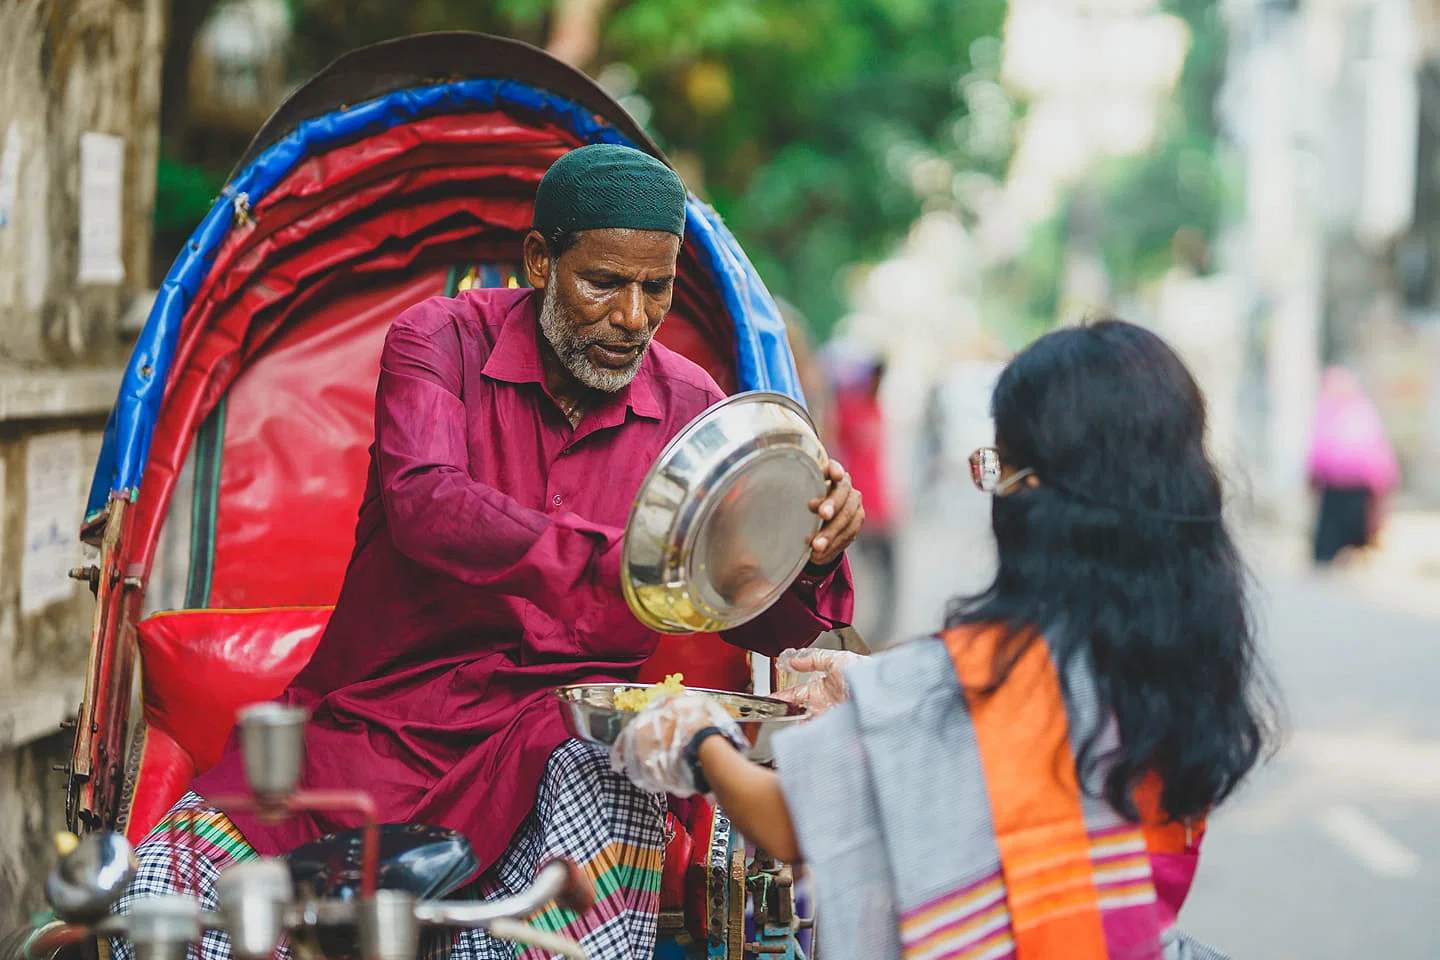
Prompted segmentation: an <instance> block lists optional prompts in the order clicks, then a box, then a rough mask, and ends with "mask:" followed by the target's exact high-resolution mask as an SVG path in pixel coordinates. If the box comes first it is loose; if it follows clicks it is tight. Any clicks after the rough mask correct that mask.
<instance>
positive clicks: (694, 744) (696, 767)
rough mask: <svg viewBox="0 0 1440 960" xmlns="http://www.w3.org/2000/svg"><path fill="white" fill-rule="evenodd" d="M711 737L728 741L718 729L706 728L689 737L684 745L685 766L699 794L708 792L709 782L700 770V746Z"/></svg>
mask: <svg viewBox="0 0 1440 960" xmlns="http://www.w3.org/2000/svg"><path fill="white" fill-rule="evenodd" d="M711 737H725V739H726V740H729V739H730V738H729V737H728V736H726V733H725V731H724V730H721V729H720V728H719V727H706V728H705V729H704V730H701V731H700V732H699V733H697V734H695V736H693V737H691V738H690V742H689V743H687V744H686V745H685V765H686V766H688V767H689V768H690V776H691V778H692V779H693V780H694V781H695V792H696V793H700V794H709V792H710V781H709V780H706V779H705V771H704V770H702V769H701V768H700V744H702V743H704V742H705V741H706V740H709V739H710V738H711Z"/></svg>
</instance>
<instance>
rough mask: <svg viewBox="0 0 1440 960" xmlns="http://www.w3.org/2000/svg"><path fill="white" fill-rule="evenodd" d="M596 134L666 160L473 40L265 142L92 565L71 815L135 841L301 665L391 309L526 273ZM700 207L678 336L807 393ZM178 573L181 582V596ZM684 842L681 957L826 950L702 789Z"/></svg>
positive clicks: (706, 676)
mask: <svg viewBox="0 0 1440 960" xmlns="http://www.w3.org/2000/svg"><path fill="white" fill-rule="evenodd" d="M599 142H608V143H622V144H628V145H631V146H635V147H638V148H640V149H643V150H646V151H648V152H650V153H651V154H653V155H655V156H656V157H659V158H661V159H662V160H664V159H665V158H664V155H663V154H662V152H661V151H660V149H659V148H658V147H657V146H656V144H655V143H654V142H653V141H652V140H651V139H650V138H649V137H648V136H647V135H646V134H645V132H644V131H643V130H642V129H641V128H640V127H639V125H638V124H636V123H635V122H634V120H633V119H632V118H631V117H630V116H628V115H627V114H626V112H625V111H624V110H623V109H622V108H621V107H620V106H619V105H618V104H617V103H615V102H614V100H612V99H611V98H610V97H609V96H608V95H607V94H606V93H605V92H604V91H603V90H602V89H601V88H600V87H598V86H597V85H596V84H594V83H593V82H592V81H591V80H589V79H588V78H587V77H585V76H584V75H583V74H581V73H579V72H577V71H575V70H573V69H571V68H569V67H567V66H565V65H564V64H562V63H560V62H558V61H556V60H555V59H553V58H551V57H550V56H548V55H547V54H545V53H543V52H542V51H540V50H537V49H535V48H533V47H530V46H528V45H526V44H522V43H518V42H514V41H510V40H505V39H500V38H496V37H490V36H484V35H479V34H465V33H445V34H429V35H423V36H415V37H408V38H403V39H398V40H393V41H388V42H384V43H379V44H376V45H374V46H370V47H366V48H364V49H361V50H358V51H355V52H353V53H351V54H348V55H346V56H344V57H342V58H341V59H339V60H338V61H336V62H335V63H334V64H332V65H331V66H330V67H328V68H326V69H325V70H324V71H322V72H321V73H319V74H318V75H316V76H315V77H314V78H313V79H311V80H310V81H309V82H308V83H306V84H305V85H304V86H302V87H301V88H299V89H298V90H297V91H296V92H295V93H294V94H293V95H292V96H291V97H290V98H289V99H288V100H286V102H285V103H284V104H283V105H282V106H280V107H279V108H278V109H277V110H276V112H275V113H274V114H273V116H271V118H270V119H269V120H268V122H267V123H266V124H265V125H264V127H263V128H262V129H261V130H260V132H259V133H258V134H257V135H256V137H255V139H254V141H253V142H252V144H251V145H250V147H249V148H248V149H247V151H246V153H245V155H244V156H243V158H242V159H241V160H240V162H239V164H238V166H237V168H236V170H235V172H234V173H233V174H232V175H231V177H230V178H229V180H228V182H227V184H226V186H225V188H224V190H223V193H222V195H221V196H220V198H219V199H218V200H217V202H216V203H215V205H214V207H213V208H212V209H211V211H210V213H209V214H208V215H207V216H206V217H205V219H204V220H203V222H202V223H201V224H200V226H199V227H198V228H197V229H196V231H195V232H194V234H193V235H192V236H191V238H190V239H189V241H188V243H187V244H186V246H185V248H184V249H183V250H182V251H181V253H180V255H179V257H178V258H177V260H176V261H175V263H174V265H173V266H172V268H171V269H170V272H169V274H168V276H167V277H166V279H165V281H164V284H163V286H162V287H161V289H160V291H159V294H158V297H157V300H156V302H155V305H154V308H153V310H152V312H151V314H150V317H149V320H148V322H147V324H146V325H145V328H144V331H143V333H141V335H140V337H139V340H138V342H137V343H136V345H135V348H134V352H133V354H132V356H131V359H130V363H129V366H128V368H127V370H126V372H125V375H124V379H123V382H122V386H121V389H120V395H119V399H118V401H117V403H116V405H115V408H114V410H113V412H112V413H111V415H110V419H109V422H108V425H107V427H106V431H105V439H104V447H103V452H102V454H101V458H100V461H99V463H98V465H97V468H96V472H95V479H94V485H93V488H92V491H91V494H90V499H89V502H88V507H87V515H86V521H85V525H84V528H83V530H82V538H83V540H84V541H85V542H86V543H87V544H90V545H91V546H93V547H95V548H98V551H99V556H98V560H96V561H95V562H94V563H92V564H91V565H90V566H88V567H84V568H80V569H77V570H76V571H74V572H73V575H74V576H76V577H77V578H82V579H85V580H87V581H88V582H89V585H90V588H91V590H92V591H93V592H94V594H95V597H96V611H95V620H94V629H93V636H92V644H91V652H90V661H89V667H88V670H89V672H88V677H87V683H86V688H85V695H84V701H83V704H82V707H81V711H80V715H79V720H78V723H77V725H76V738H75V747H74V756H73V762H72V765H71V769H70V783H69V791H68V802H67V814H68V818H69V821H70V823H71V826H72V829H73V830H75V831H76V832H77V833H85V832H92V831H97V830H101V829H107V830H114V831H118V832H121V833H123V835H124V836H125V837H127V838H128V839H129V840H130V841H131V842H132V843H138V842H139V841H140V840H141V839H142V838H143V837H144V836H145V834H146V833H147V832H148V831H149V830H150V829H151V827H152V826H153V825H154V824H155V823H156V822H157V820H158V819H159V818H160V817H161V816H162V815H163V814H164V813H165V812H166V811H167V810H168V809H169V808H170V806H171V805H172V804H173V803H174V802H175V801H176V800H177V799H178V798H179V797H180V796H181V795H182V793H183V791H184V790H185V789H186V785H187V784H188V783H189V781H190V780H191V779H192V777H194V776H195V775H196V773H197V772H199V771H203V770H205V769H208V767H209V766H210V765H211V764H213V763H215V762H216V760H217V758H218V755H219V752H220V749H221V746H222V744H223V743H224V741H225V739H226V737H227V735H228V734H229V731H230V730H231V728H232V726H233V724H234V722H235V715H236V710H237V709H238V708H240V707H242V706H244V705H246V704H249V703H254V702H257V701H263V700H268V699H270V698H273V697H274V696H276V695H278V694H279V693H280V692H281V690H282V689H283V688H284V687H285V685H286V684H287V683H288V681H289V679H290V678H291V677H292V676H293V675H294V674H295V673H296V672H297V671H298V670H299V668H300V667H301V666H302V665H303V664H304V662H305V661H306V659H307V658H308V657H309V655H310V653H311V652H312V651H313V649H314V647H315V644H316V642H317V641H318V639H319V637H320V634H321V632H322V631H323V628H324V626H325V622H326V619H327V617H328V615H329V610H330V605H331V604H333V603H334V601H335V599H336V597H337V595H338V592H339V587H340V583H341V578H342V576H343V574H344V571H345V567H346V563H347V560H348V558H349V554H350V551H351V548H352V544H353V530H354V523H355V518H356V512H357V507H358V505H359V502H360V499H361V495H362V492H363V490H362V487H363V484H364V482H365V473H366V463H367V457H368V452H367V449H368V446H369V444H370V442H371V439H372V436H373V410H374V392H375V385H376V381H377V377H378V370H379V354H380V348H381V344H382V340H383V337H384V334H385V331H386V329H387V327H388V325H389V324H390V323H391V321H392V320H393V319H394V318H395V317H396V315H397V314H398V313H399V312H400V311H402V310H404V309H405V308H406V307H408V306H410V305H411V304H414V303H416V302H418V301H420V300H421V299H423V298H426V297H430V296H435V295H440V294H454V293H455V292H456V291H457V290H461V289H467V288H469V287H472V286H497V285H504V286H511V287H515V286H521V285H524V283H525V281H524V278H523V275H522V272H521V271H520V269H519V261H520V240H521V238H522V237H523V236H524V234H525V232H526V230H527V229H528V226H529V224H530V218H531V205H532V199H533V196H534V193H535V189H536V186H537V184H538V183H539V180H540V178H541V176H542V175H543V174H544V172H545V170H546V169H547V168H548V166H549V165H550V163H551V162H552V161H553V160H554V159H555V158H557V157H558V156H560V155H561V154H562V153H564V152H565V151H567V150H570V149H572V148H574V147H576V146H579V145H583V144H586V143H599ZM666 162H668V161H666ZM687 215H688V224H687V229H686V236H685V241H684V244H683V247H682V249H681V252H680V259H679V268H678V277H677V281H676V285H675V295H674V306H673V308H672V310H671V313H670V314H669V316H668V318H667V319H666V321H665V323H664V324H663V325H662V326H661V328H660V331H659V334H658V337H659V339H660V341H661V342H663V343H665V344H666V345H667V346H669V347H671V348H672V349H675V350H677V351H678V352H680V353H682V354H684V355H685V356H687V357H689V358H690V359H692V360H694V361H695V362H697V363H699V364H700V365H701V366H702V367H704V368H705V369H706V370H708V371H709V373H710V374H711V375H712V376H713V377H714V378H715V380H716V382H717V383H719V384H720V386H721V387H722V388H723V389H724V390H726V391H727V392H731V393H733V392H736V391H740V390H756V389H764V390H773V391H777V392H780V393H784V394H787V395H789V396H792V397H794V398H796V399H801V397H800V389H799V381H798V378H797V375H796V370H795V364H794V360H793V358H792V355H791V353H790V350H789V347H788V344H787V339H786V329H785V326H784V322H783V320H782V319H781V315H780V312H779V310H778V309H777V307H776V305H775V303H774V301H773V300H772V299H771V297H770V295H769V294H768V293H767V292H766V290H765V287H764V285H763V284H762V283H761V281H760V279H759V277H758V276H757V274H756V273H755V271H754V269H753V268H752V266H751V265H750V263H749V261H748V260H747V259H746V257H745V255H744V253H743V252H742V251H741V249H740V247H739V246H738V244H737V243H736V241H735V239H734V238H733V236H732V235H731V234H730V233H729V231H728V230H727V229H726V228H725V226H724V224H723V223H722V222H721V221H720V219H719V217H718V216H717V215H716V214H715V213H714V211H713V210H712V209H711V208H710V207H708V206H707V205H706V204H705V203H703V202H702V201H701V200H699V199H698V198H696V197H695V196H693V195H692V196H691V197H690V198H689V201H688V209H687ZM177 569H178V570H182V571H183V572H184V577H183V579H184V588H183V594H182V593H181V592H180V591H179V590H178V588H177V589H176V590H174V591H172V592H173V593H174V594H176V596H171V597H162V596H160V593H161V592H162V591H161V590H160V585H161V583H162V582H163V581H164V580H165V577H163V576H162V572H163V571H164V570H177ZM166 608H169V609H166ZM676 671H683V672H684V674H685V676H686V678H687V683H693V684H694V685H697V686H706V687H713V688H723V689H731V690H741V691H743V690H748V689H752V687H753V688H754V689H755V690H756V692H762V693H763V692H768V687H767V686H766V684H768V682H769V680H770V674H769V672H768V671H769V666H768V661H763V660H761V659H760V658H756V659H754V660H753V661H752V659H751V658H750V655H749V654H746V653H744V652H743V651H740V650H738V649H736V648H733V647H730V646H728V645H727V644H725V643H723V642H722V641H720V639H719V638H718V637H717V636H714V635H692V636H685V637H668V638H666V639H665V641H664V642H663V643H662V644H661V646H660V650H659V652H658V653H657V654H656V656H655V657H654V659H653V660H652V661H651V662H650V663H649V664H647V666H646V668H645V671H644V674H643V675H642V679H646V680H658V679H661V678H663V677H664V676H665V675H666V673H667V672H676ZM137 676H138V681H137V679H136V678H137ZM137 684H138V686H137ZM137 690H138V698H137V697H136V693H137ZM132 703H135V704H137V705H138V707H139V709H138V710H135V709H132ZM415 836H416V837H417V838H418V839H415V841H414V842H415V843H421V842H426V840H427V838H428V839H429V840H432V841H433V840H435V838H434V837H433V836H431V835H430V834H427V833H425V832H424V831H423V830H418V829H417V830H416V831H415ZM667 836H668V848H667V852H666V856H665V870H664V878H663V886H662V915H661V945H660V947H659V948H658V950H657V956H665V957H672V956H689V957H713V958H726V960H741V958H742V957H745V956H758V955H761V954H765V955H769V956H777V957H787V956H788V957H797V956H803V955H804V954H803V951H802V949H801V942H802V939H803V940H805V941H808V939H809V937H808V934H806V933H802V932H801V931H802V930H803V929H804V928H806V927H807V926H808V922H807V921H804V920H801V919H800V918H798V917H797V915H796V913H795V909H794V904H795V898H794V895H793V883H794V877H793V875H792V873H791V871H790V868H789V867H788V866H787V865H785V864H781V863H776V862H774V861H773V860H772V859H770V858H768V857H766V856H765V855H764V854H763V853H753V854H747V851H746V848H745V846H744V843H743V841H742V840H741V838H739V837H738V836H736V835H735V834H734V833H733V832H732V831H731V829H730V825H729V822H728V820H726V818H725V816H724V814H723V812H722V811H719V810H716V809H713V808H712V807H711V806H710V805H709V804H707V803H705V802H704V801H703V800H695V801H691V802H687V803H679V802H675V803H672V809H671V812H670V813H669V814H668V816H667ZM324 840H325V842H330V843H332V844H343V843H344V842H345V838H343V837H341V838H324ZM451 840H453V838H451ZM389 842H392V843H400V844H401V847H398V848H396V849H398V850H400V852H401V853H403V852H404V849H403V844H404V842H406V841H405V840H404V837H399V838H398V839H395V838H392V840H391V841H389ZM337 849H338V848H337ZM387 849H389V848H387ZM332 852H333V851H332ZM390 852H391V853H394V852H395V851H394V850H391V851H390ZM321 853H322V859H323V857H324V853H325V852H324V851H321ZM397 855H398V854H397ZM332 859H333V858H332ZM462 872H463V871H462ZM351 879H352V880H353V877H352V878H351ZM442 886H443V885H442ZM431 892H432V893H433V894H435V895H444V894H445V893H447V892H449V891H447V890H443V889H441V890H437V891H431Z"/></svg>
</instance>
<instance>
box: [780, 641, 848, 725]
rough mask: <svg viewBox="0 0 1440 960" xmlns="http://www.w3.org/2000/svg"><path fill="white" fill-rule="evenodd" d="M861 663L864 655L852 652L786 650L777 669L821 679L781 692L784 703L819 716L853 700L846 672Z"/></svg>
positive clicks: (781, 655)
mask: <svg viewBox="0 0 1440 960" xmlns="http://www.w3.org/2000/svg"><path fill="white" fill-rule="evenodd" d="M859 660H860V654H858V653H851V652H850V651H849V650H786V651H785V652H784V653H782V654H780V656H779V657H778V658H777V659H776V660H775V666H776V667H777V668H778V669H780V670H788V671H789V672H791V673H799V674H806V673H818V674H819V676H818V677H816V678H814V679H813V680H809V681H807V682H805V683H802V684H800V685H799V686H795V687H791V688H789V689H788V690H781V691H780V692H779V693H777V694H775V696H776V697H777V698H778V699H780V700H788V701H789V702H790V703H793V704H796V705H797V706H801V707H804V708H805V709H807V710H809V711H810V714H811V715H812V716H818V715H819V714H822V713H824V712H825V711H826V710H829V709H830V708H831V707H833V706H835V704H837V703H843V702H845V701H846V700H848V699H849V698H850V687H849V685H848V684H847V683H846V682H845V669H846V668H847V667H849V666H850V665H851V664H853V663H856V662H858V661H859Z"/></svg>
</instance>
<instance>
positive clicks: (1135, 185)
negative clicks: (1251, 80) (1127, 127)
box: [1101, 0, 1226, 289]
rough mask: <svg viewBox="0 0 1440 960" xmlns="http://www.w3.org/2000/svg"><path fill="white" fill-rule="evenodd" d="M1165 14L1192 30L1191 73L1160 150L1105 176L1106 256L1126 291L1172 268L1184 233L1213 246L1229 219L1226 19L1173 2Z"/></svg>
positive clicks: (1212, 8)
mask: <svg viewBox="0 0 1440 960" xmlns="http://www.w3.org/2000/svg"><path fill="white" fill-rule="evenodd" d="M1161 7H1162V9H1164V10H1165V11H1166V12H1168V13H1171V14H1174V15H1175V16H1178V17H1180V18H1181V19H1183V20H1184V21H1185V22H1186V24H1187V25H1188V26H1189V28H1190V37H1191V40H1190V50H1189V52H1188V53H1187V54H1186V57H1185V68H1184V72H1183V73H1182V74H1181V77H1180V83H1179V85H1178V86H1177V88H1176V90H1175V93H1174V95H1173V96H1172V97H1171V101H1170V104H1169V111H1168V115H1167V117H1166V119H1165V123H1164V125H1163V127H1162V131H1161V134H1160V137H1159V138H1158V139H1157V140H1156V142H1155V144H1154V146H1152V147H1151V149H1150V150H1149V151H1147V152H1146V153H1145V154H1144V155H1143V156H1140V157H1136V158H1133V159H1130V160H1126V161H1123V162H1119V163H1115V164H1112V165H1110V166H1109V167H1108V168H1107V169H1105V170H1104V171H1102V173H1101V180H1102V182H1103V184H1104V189H1103V213H1102V224H1103V226H1102V229H1101V249H1102V251H1103V253H1104V257H1105V264H1106V267H1107V268H1108V269H1109V271H1110V275H1111V279H1112V281H1113V282H1114V283H1115V285H1116V286H1117V287H1118V288H1120V289H1134V288H1135V287H1137V286H1138V285H1140V284H1143V283H1144V282H1146V281H1147V280H1150V279H1153V278H1155V277H1157V276H1159V275H1160V274H1162V273H1163V272H1164V271H1165V270H1166V269H1167V268H1169V266H1170V265H1171V263H1172V257H1171V249H1170V245H1171V241H1172V239H1173V238H1174V236H1175V234H1176V232H1177V231H1179V230H1182V229H1189V230H1194V231H1196V232H1197V233H1198V234H1200V235H1201V236H1202V237H1203V238H1204V239H1205V240H1206V241H1207V242H1209V241H1210V240H1212V239H1213V238H1214V236H1215V233H1216V231H1217V230H1218V229H1219V228H1220V226H1221V221H1222V217H1223V216H1224V212H1225V187H1226V170H1225V162H1226V161H1225V156H1224V153H1223V150H1222V149H1221V147H1220V145H1219V133H1220V131H1219V122H1218V119H1217V117H1216V115H1215V111H1216V103H1217V99H1218V96H1219V93H1220V86H1221V84H1222V83H1223V82H1224V75H1225V60H1226V28H1225V22H1224V18H1223V17H1222V15H1221V12H1220V10H1219V9H1218V7H1217V6H1216V4H1214V3H1212V2H1211V0H1165V2H1164V3H1162V4H1161Z"/></svg>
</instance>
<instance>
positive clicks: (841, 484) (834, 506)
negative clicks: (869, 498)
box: [810, 460, 865, 567]
mask: <svg viewBox="0 0 1440 960" xmlns="http://www.w3.org/2000/svg"><path fill="white" fill-rule="evenodd" d="M825 478H826V479H827V480H829V481H830V492H829V493H828V494H826V495H825V496H824V497H823V498H821V499H819V500H811V501H810V510H811V511H812V512H814V513H815V514H817V515H819V517H820V519H821V521H822V522H823V524H824V525H823V526H821V528H820V530H819V532H817V533H816V534H815V535H814V536H813V537H811V538H810V562H811V563H812V564H814V565H815V566H817V567H828V566H829V565H830V564H832V563H834V562H835V561H836V560H839V559H840V554H842V553H844V552H845V548H846V547H848V546H850V544H852V543H854V542H855V537H856V536H857V535H858V534H859V533H860V528H861V527H862V526H863V525H864V523H865V508H864V507H863V506H861V503H860V491H859V490H856V489H855V486H854V484H852V483H851V482H850V474H848V473H846V472H845V468H844V467H842V466H841V465H840V464H839V462H838V461H835V460H831V461H830V462H829V463H828V464H826V465H825Z"/></svg>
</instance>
